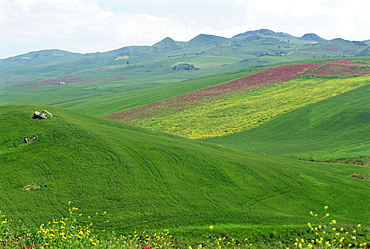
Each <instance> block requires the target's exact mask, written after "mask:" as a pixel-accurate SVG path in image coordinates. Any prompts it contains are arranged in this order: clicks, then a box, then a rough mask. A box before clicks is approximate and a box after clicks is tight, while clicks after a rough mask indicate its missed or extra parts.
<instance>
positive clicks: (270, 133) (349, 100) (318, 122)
mask: <svg viewBox="0 0 370 249" xmlns="http://www.w3.org/2000/svg"><path fill="white" fill-rule="evenodd" d="M369 91H370V86H369V85H365V86H362V87H359V88H357V89H354V90H352V91H349V92H346V93H343V94H341V95H338V96H336V97H332V98H329V99H326V100H323V101H320V102H318V103H315V104H311V105H308V106H305V107H301V108H299V109H297V110H294V111H292V112H289V113H286V114H284V115H281V116H279V117H277V118H275V119H273V120H271V121H270V122H268V123H266V124H264V125H263V126H260V127H256V128H254V129H251V130H249V131H245V132H240V133H235V134H232V135H229V136H225V137H220V138H211V139H207V140H206V141H208V142H212V143H217V144H223V145H225V146H230V147H233V148H238V149H250V148H256V149H258V150H261V151H264V152H266V153H268V154H274V155H282V156H289V157H301V158H305V159H310V158H313V159H318V160H321V159H344V158H361V157H367V156H368V155H369V153H370V147H369V139H370V138H369V136H368V132H367V130H368V129H369V106H370V103H369V100H368V95H369Z"/></svg>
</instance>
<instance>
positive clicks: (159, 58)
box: [0, 29, 370, 89]
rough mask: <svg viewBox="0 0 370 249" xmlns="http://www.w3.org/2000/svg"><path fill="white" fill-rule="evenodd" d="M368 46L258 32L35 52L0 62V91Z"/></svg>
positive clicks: (212, 68) (226, 68) (350, 52)
mask: <svg viewBox="0 0 370 249" xmlns="http://www.w3.org/2000/svg"><path fill="white" fill-rule="evenodd" d="M369 46H370V42H369V40H367V41H348V40H344V39H341V38H337V39H332V40H326V39H324V38H322V37H320V36H318V35H316V34H313V33H308V34H305V35H303V36H302V37H295V36H292V35H290V34H287V33H283V32H274V31H271V30H268V29H260V30H254V31H247V32H245V33H240V34H237V35H235V36H233V37H232V38H225V37H221V36H216V35H210V34H199V35H197V36H196V37H194V38H193V39H191V40H189V41H188V42H180V41H175V40H173V39H172V38H170V37H166V38H164V39H163V40H161V41H159V42H157V43H155V44H154V45H152V46H127V47H122V48H119V49H116V50H112V51H107V52H102V53H100V52H98V53H87V54H81V53H72V52H68V51H64V50H59V49H51V50H40V51H34V52H29V53H25V54H22V55H17V56H13V57H9V58H7V59H1V60H0V71H1V72H3V73H2V74H0V89H1V88H6V87H10V86H16V85H23V84H28V83H33V82H38V81H42V80H49V79H51V78H53V79H55V78H58V77H61V78H65V77H66V76H68V75H73V76H72V77H81V78H87V79H89V80H96V79H100V78H122V77H125V78H127V77H128V78H130V79H132V80H135V81H136V82H137V81H138V80H137V78H138V77H140V78H142V77H153V76H155V75H157V76H158V75H165V74H168V73H170V72H171V70H172V67H173V66H174V65H176V64H184V63H186V64H189V65H193V66H194V68H199V70H197V72H196V73H195V72H193V73H188V74H187V75H182V77H181V80H184V79H189V78H193V77H201V76H207V75H213V74H215V73H223V72H231V71H235V70H239V69H242V68H245V67H250V66H260V65H272V64H276V63H279V62H291V61H298V60H307V59H318V58H335V57H354V56H364V55H365V56H366V55H367V54H369V52H368V49H369ZM176 71H177V70H176ZM174 73H175V72H172V74H174ZM177 73H181V71H180V72H177ZM86 75H88V76H86ZM173 78H175V79H177V80H179V77H177V76H176V77H175V76H174V77H173ZM148 79H149V78H148Z"/></svg>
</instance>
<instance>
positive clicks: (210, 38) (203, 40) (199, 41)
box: [184, 34, 229, 50]
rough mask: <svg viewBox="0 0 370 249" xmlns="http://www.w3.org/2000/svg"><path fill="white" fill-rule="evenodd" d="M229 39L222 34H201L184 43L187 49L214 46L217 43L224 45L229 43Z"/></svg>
mask: <svg viewBox="0 0 370 249" xmlns="http://www.w3.org/2000/svg"><path fill="white" fill-rule="evenodd" d="M228 41H229V40H228V39H227V38H224V37H221V36H215V35H205V34H200V35H198V36H196V37H194V38H193V39H191V40H190V41H189V42H187V43H186V44H185V45H184V50H185V49H188V50H189V49H201V48H206V47H212V46H215V45H216V46H217V45H222V44H226V43H228Z"/></svg>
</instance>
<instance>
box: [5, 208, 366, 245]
mask: <svg viewBox="0 0 370 249" xmlns="http://www.w3.org/2000/svg"><path fill="white" fill-rule="evenodd" d="M68 205H69V215H68V217H66V218H61V219H53V220H52V221H49V222H47V223H46V222H45V224H41V225H39V226H38V227H32V228H25V227H22V226H21V224H20V223H19V222H15V221H13V220H8V219H7V217H6V215H4V214H1V212H0V214H1V217H0V221H1V223H0V246H1V247H4V248H142V249H152V248H333V247H334V248H364V247H366V246H367V245H368V244H369V243H370V233H369V231H370V229H369V228H368V227H364V226H363V225H361V224H357V225H353V226H347V225H343V224H340V223H339V222H338V221H337V220H335V219H333V218H332V217H329V216H330V214H329V213H328V208H329V207H328V206H325V207H324V208H323V210H322V211H321V212H320V216H321V217H319V214H317V213H314V212H312V211H310V214H311V215H312V217H313V218H314V220H317V221H314V222H315V223H311V222H309V223H307V226H306V228H303V227H299V226H298V227H297V226H296V227H292V226H275V227H264V226H257V227H256V226H255V227H253V226H249V227H248V226H227V225H226V226H225V225H223V226H214V225H210V226H208V227H199V228H197V227H192V228H191V229H190V228H188V229H183V230H177V231H176V230H175V231H174V232H172V231H170V230H169V229H164V230H163V231H137V230H135V231H133V232H131V233H126V234H117V233H115V232H114V231H109V232H108V231H105V230H103V231H102V230H97V229H96V226H95V224H94V220H95V217H96V216H102V217H105V216H106V215H107V212H103V213H102V214H98V213H96V214H94V215H92V216H91V215H88V216H87V215H84V214H82V213H81V212H80V211H79V208H76V207H73V206H72V207H71V206H70V205H71V202H69V203H68ZM321 213H323V214H321ZM105 222H106V223H109V220H106V221H105Z"/></svg>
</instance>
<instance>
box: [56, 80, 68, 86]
mask: <svg viewBox="0 0 370 249" xmlns="http://www.w3.org/2000/svg"><path fill="white" fill-rule="evenodd" d="M58 85H67V83H65V82H64V81H59V82H58Z"/></svg>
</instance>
